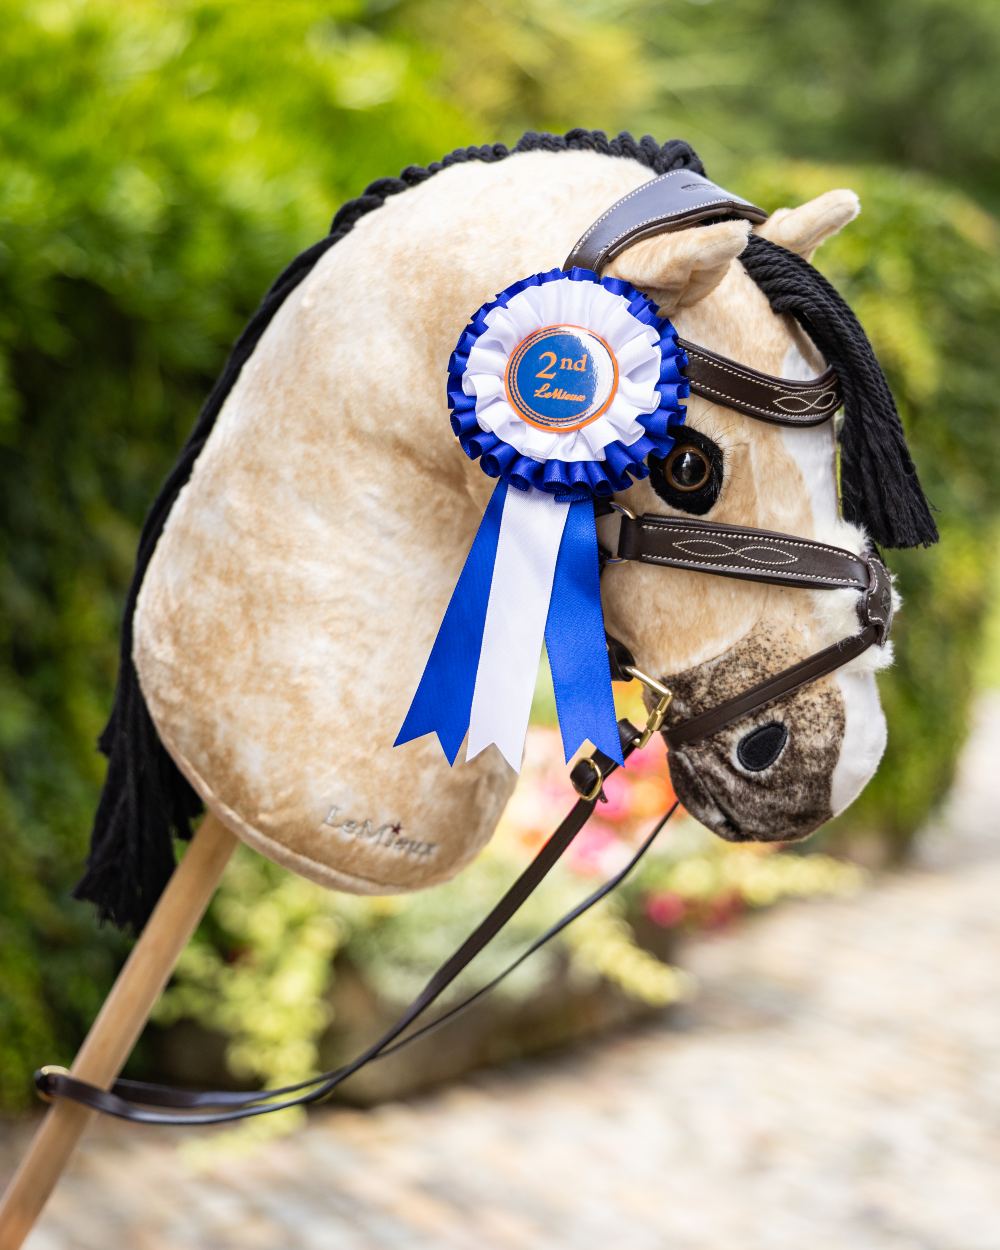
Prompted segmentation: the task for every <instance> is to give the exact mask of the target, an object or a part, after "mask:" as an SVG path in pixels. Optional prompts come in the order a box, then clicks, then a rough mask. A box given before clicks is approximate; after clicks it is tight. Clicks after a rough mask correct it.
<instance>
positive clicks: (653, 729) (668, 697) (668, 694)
mask: <svg viewBox="0 0 1000 1250" xmlns="http://www.w3.org/2000/svg"><path fill="white" fill-rule="evenodd" d="M623 671H624V672H626V673H628V675H629V677H634V678H635V679H636V681H639V682H641V683H642V684H643V685H644V686H645V687H646V689H647V690H648V691H649V692H650V693H651V694H654V695H655V696H656V702H655V703H654V705H653V710H652V711H651V712H650V713H649V716H648V717H647V718H646V724H645V726H644V727H643V729H642V732H641V733H640V734H639V737H638V738H637V739H636V742H635V749H636V750H637V751H641V750H642V748H643V747H644V746H645V745H646V743H647V742H648V741H649V740H650V738H652V736H653V734H655V733H657V732H658V730H660V729H662V728H663V722H664V720H665V719H666V715H667V709H668V708H669V707H670V704H671V703H672V702H673V698H674V695H673V691H671V690H668V689H667V687H666V686H665V685H664V684H663V682H662V681H657V680H656V678H655V677H650V676H649V674H648V673H644V672H643V671H642V669H640V668H636V666H635V665H634V664H626V665H625V668H624V670H623Z"/></svg>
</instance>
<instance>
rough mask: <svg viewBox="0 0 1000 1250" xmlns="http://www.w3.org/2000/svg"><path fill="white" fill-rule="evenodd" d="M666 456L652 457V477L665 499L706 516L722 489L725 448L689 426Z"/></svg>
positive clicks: (684, 510) (654, 486) (681, 432)
mask: <svg viewBox="0 0 1000 1250" xmlns="http://www.w3.org/2000/svg"><path fill="white" fill-rule="evenodd" d="M678 433H679V435H680V436H679V437H678V440H677V443H676V445H675V446H674V447H673V448H672V449H671V451H670V452H669V454H668V455H667V456H666V457H665V458H664V459H663V460H658V459H657V458H656V457H655V456H650V458H649V480H650V483H651V485H652V487H653V490H655V491H656V493H657V494H658V495H659V496H660V498H661V499H662V500H663V502H664V503H668V504H670V506H671V507H673V508H679V509H680V510H681V511H682V512H691V513H693V514H694V515H695V516H703V515H704V514H705V513H706V512H708V511H709V509H711V508H712V507H713V506H714V505H715V501H716V500H717V499H718V498H719V492H720V491H721V490H722V480H723V461H722V452H721V450H720V449H719V448H718V447H717V446H716V444H715V443H713V442H712V440H711V439H710V438H706V437H705V435H704V434H702V433H701V431H700V430H695V429H693V428H692V427H691V426H685V427H684V430H683V431H678Z"/></svg>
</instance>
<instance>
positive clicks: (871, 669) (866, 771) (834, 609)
mask: <svg viewBox="0 0 1000 1250" xmlns="http://www.w3.org/2000/svg"><path fill="white" fill-rule="evenodd" d="M820 367H822V365H821V366H820ZM782 372H783V373H784V376H785V377H787V378H797V379H799V380H802V381H806V380H808V379H809V378H812V377H815V376H816V373H817V368H816V362H814V361H812V362H811V361H808V360H806V358H805V356H804V355H803V353H802V352H801V351H800V350H799V348H798V347H797V346H796V345H794V344H793V345H792V346H791V347H790V348H789V349H788V352H787V353H786V355H785V359H784V362H783V366H782ZM781 435H782V441H783V443H784V445H785V448H786V450H787V451H788V454H789V456H791V457H792V459H793V460H794V461H795V463H796V464H797V465H798V468H799V472H800V473H801V474H802V479H803V481H804V482H805V485H806V489H807V490H808V492H809V497H810V499H811V501H812V511H813V522H814V534H813V537H814V538H815V539H816V540H817V541H819V542H824V543H829V544H830V545H831V546H834V547H842V548H844V549H845V550H847V551H853V552H855V553H857V554H860V553H861V552H862V551H864V550H865V547H866V546H867V540H866V537H865V534H864V532H863V531H862V530H861V529H860V527H859V526H857V525H851V524H850V523H849V522H847V521H845V520H843V519H842V518H841V516H840V514H839V511H838V507H837V491H836V472H835V467H836V466H835V461H836V447H835V442H834V430H833V422H832V421H824V422H823V424H822V425H816V426H812V427H811V428H809V429H798V430H796V429H790V428H788V427H786V426H782V427H781ZM812 598H813V614H814V617H815V620H816V627H817V632H818V639H817V642H818V644H819V645H820V646H827V645H829V644H830V643H833V642H836V641H837V639H838V638H846V637H847V636H849V635H850V634H855V633H857V631H858V611H857V604H858V596H857V594H856V593H855V592H854V591H853V590H822V591H815V592H814V593H813V596H812ZM893 599H894V601H895V602H896V603H897V605H898V598H897V596H896V594H895V591H894V592H893ZM891 663H892V644H891V643H887V644H886V645H885V646H884V647H869V648H868V650H867V651H864V652H863V653H862V654H861V655H859V656H858V657H857V658H856V659H855V660H852V661H851V663H849V664H846V665H845V666H844V667H843V668H842V669H840V670H838V672H837V673H836V674H835V679H836V682H837V687H838V689H839V691H840V695H841V698H842V699H843V701H844V738H843V742H842V743H841V747H840V756H839V758H838V760H837V764H836V767H835V768H834V770H833V776H832V778H831V780H830V806H831V808H832V811H833V814H834V815H835V816H836V815H838V814H839V813H840V812H842V811H843V810H844V809H845V808H847V807H849V806H850V805H851V803H853V802H854V800H855V799H856V798H857V797H858V795H859V794H860V793H861V791H862V790H863V789H864V787H865V785H866V784H867V783H868V781H869V780H870V778H871V777H872V775H873V774H874V772H875V770H876V768H878V765H879V761H880V760H881V758H882V753H883V752H884V751H885V744H886V736H887V730H886V723H885V715H884V713H883V711H882V705H881V703H880V701H879V697H878V688H877V687H876V685H875V677H874V674H875V673H876V672H877V671H878V669H880V668H886V667H887V666H888V665H890V664H891Z"/></svg>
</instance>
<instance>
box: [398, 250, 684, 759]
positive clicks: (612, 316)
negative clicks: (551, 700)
mask: <svg viewBox="0 0 1000 1250" xmlns="http://www.w3.org/2000/svg"><path fill="white" fill-rule="evenodd" d="M686 363H687V361H686V358H685V356H684V353H683V351H682V350H681V349H680V348H679V347H678V345H677V335H676V333H675V331H674V328H673V326H671V324H670V323H669V322H668V321H665V320H664V319H662V318H661V317H660V316H659V315H658V314H657V312H656V308H655V306H654V305H653V304H652V303H651V302H650V300H649V299H647V298H646V296H645V295H643V294H641V292H639V291H637V290H636V289H635V288H634V287H632V286H630V285H629V284H628V283H626V282H619V281H618V280H617V279H614V278H599V277H598V276H597V274H594V273H591V272H590V271H589V270H585V269H570V270H568V271H564V270H561V269H554V270H552V271H551V272H549V273H541V274H533V275H532V276H531V277H529V278H522V279H521V280H520V281H519V282H515V283H513V284H512V285H511V286H509V287H507V288H506V289H505V290H503V291H501V292H500V294H499V295H497V296H496V298H495V299H492V300H490V301H489V302H488V303H486V304H484V305H483V306H482V307H481V308H480V309H479V310H478V311H477V312H476V313H475V314H474V315H473V317H472V320H471V321H470V322H469V324H468V325H467V326H466V327H465V330H464V331H463V332H462V334H461V336H460V337H459V340H458V343H457V345H456V347H455V350H454V352H453V353H452V356H451V360H450V362H449V365H448V382H447V400H448V407H449V409H450V410H451V427H452V430H453V431H454V433H455V436H456V437H457V439H458V442H459V445H460V447H461V449H462V450H463V451H464V452H465V454H466V455H467V456H468V457H469V458H470V459H471V460H475V461H478V463H479V466H480V468H481V469H482V470H483V472H484V473H485V474H487V476H489V477H491V478H496V479H497V485H496V488H495V490H494V492H493V495H492V497H491V499H490V502H489V504H488V505H487V508H486V512H485V514H484V516H483V519H482V523H481V524H480V526H479V530H478V532H477V533H476V536H475V539H474V540H473V543H472V548H471V550H470V551H469V555H468V558H467V560H466V562H465V566H464V568H463V569H462V573H461V575H460V577H459V579H458V583H457V585H456V586H455V590H454V593H453V594H452V597H451V601H450V602H449V604H448V607H447V609H446V611H445V614H444V619H443V621H442V622H441V628H440V629H439V631H438V634H437V638H436V639H435V641H434V645H433V647H432V649H431V653H430V657H429V658H428V660H427V665H426V667H425V669H424V673H423V676H422V677H421V679H420V684H419V686H418V687H417V691H416V693H415V694H414V696H413V701H412V703H411V704H410V710H409V711H408V712H407V714H406V719H405V720H404V722H403V726H402V728H401V729H400V731H399V735H398V737H397V739H396V745H397V746H398V745H399V744H401V743H404V742H409V741H410V740H411V739H413V738H419V737H421V736H423V735H424V734H427V733H436V734H437V736H438V738H439V739H440V742H441V745H442V747H443V748H444V752H445V755H446V756H447V757H448V761H449V763H454V761H455V759H456V757H457V756H458V752H459V750H460V749H461V746H462V742H463V741H464V740H465V738H466V736H468V748H467V758H469V759H471V758H472V757H473V756H475V755H478V754H479V752H480V751H482V750H484V749H485V748H486V747H487V746H490V745H491V744H495V745H496V746H497V747H498V748H499V749H500V751H501V753H502V754H503V756H504V758H505V759H506V760H507V762H508V763H509V764H510V765H511V767H512V768H515V769H517V768H520V764H521V756H522V754H523V752H524V737H525V733H526V732H527V728H528V715H529V712H530V709H531V699H532V694H533V692H534V688H535V679H536V676H537V671H538V662H539V658H540V656H541V649H542V642H543V640H544V642H545V646H546V649H547V652H548V658H549V665H550V667H551V669H552V684H553V687H554V689H555V696H556V710H557V712H558V715H559V728H560V731H561V733H562V738H563V747H564V749H565V752H566V758H567V760H568V759H569V758H570V756H572V755H573V754H574V753H575V752H576V751H577V749H578V748H579V747H580V746H582V745H583V743H584V742H587V741H589V742H591V743H593V745H594V746H596V747H599V748H600V749H601V750H602V751H604V752H605V754H607V755H609V756H611V758H612V759H615V760H617V761H619V762H621V758H622V757H621V745H620V743H619V740H618V729H617V722H616V719H615V706H614V699H613V697H612V694H611V671H610V667H609V665H608V656H607V647H606V643H605V633H604V616H603V612H602V610H601V591H600V562H599V556H598V547H597V530H596V526H595V508H594V505H595V501H597V500H602V499H609V498H611V497H612V496H613V495H615V494H616V493H620V492H621V491H625V490H627V489H628V488H629V487H630V486H631V485H632V483H633V482H634V481H635V480H636V479H638V478H643V477H646V475H647V474H648V472H649V469H648V466H647V460H648V458H649V456H651V455H654V456H666V455H667V454H668V453H669V452H670V450H671V448H672V447H673V443H674V435H673V431H674V429H676V427H677V426H678V425H679V424H681V423H682V422H683V420H684V408H683V404H682V401H683V400H684V399H685V398H686V396H687V394H688V386H687V382H686V381H685V380H684V376H683V374H682V372H681V371H682V369H683V367H684V365H685V364H686Z"/></svg>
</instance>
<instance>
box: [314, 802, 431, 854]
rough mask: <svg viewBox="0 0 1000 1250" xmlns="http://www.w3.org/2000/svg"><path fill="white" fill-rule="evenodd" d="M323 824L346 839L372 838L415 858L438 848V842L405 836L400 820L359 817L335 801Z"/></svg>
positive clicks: (387, 849)
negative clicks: (380, 823) (349, 813)
mask: <svg viewBox="0 0 1000 1250" xmlns="http://www.w3.org/2000/svg"><path fill="white" fill-rule="evenodd" d="M323 824H324V825H326V826H327V827H328V828H330V829H335V830H336V831H337V833H338V834H339V835H340V837H342V838H343V839H344V840H345V841H346V842H354V841H359V842H371V843H372V844H373V845H374V846H379V847H381V848H382V849H383V850H386V851H391V852H392V853H393V854H394V855H408V856H409V857H410V858H411V859H430V857H431V856H432V855H433V854H435V852H436V851H437V844H436V843H434V842H420V841H419V840H418V839H416V838H407V837H404V836H403V826H402V825H401V824H400V823H399V821H398V820H392V821H386V823H385V824H383V825H376V824H375V822H374V821H373V820H371V819H370V818H368V817H366V818H365V819H364V820H355V819H353V818H351V817H349V816H345V815H344V814H343V808H341V807H340V806H338V804H336V803H335V804H334V805H333V807H331V808H330V810H329V811H328V812H327V814H326V816H325V817H324V818H323Z"/></svg>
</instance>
